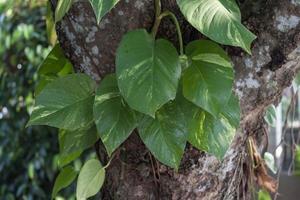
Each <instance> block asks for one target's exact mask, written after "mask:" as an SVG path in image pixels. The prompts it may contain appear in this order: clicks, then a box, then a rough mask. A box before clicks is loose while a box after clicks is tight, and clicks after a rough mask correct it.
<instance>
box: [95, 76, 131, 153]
mask: <svg viewBox="0 0 300 200" xmlns="http://www.w3.org/2000/svg"><path fill="white" fill-rule="evenodd" d="M94 118H95V123H96V125H97V129H98V131H99V133H100V137H101V139H102V142H103V143H104V145H105V147H106V149H107V152H108V154H109V155H111V153H112V152H113V151H114V150H115V149H116V148H118V147H119V146H120V144H122V142H124V141H125V140H126V139H127V137H128V136H129V135H130V133H131V132H132V131H133V129H134V128H135V127H136V124H137V123H136V116H135V112H134V111H133V110H131V108H130V107H129V106H128V105H127V104H126V103H125V102H124V100H123V98H122V96H121V94H120V92H119V89H118V85H117V79H116V76H115V75H114V74H112V75H108V76H106V77H105V78H104V79H103V80H102V82H101V83H100V86H99V88H98V90H97V93H96V97H95V104H94Z"/></svg>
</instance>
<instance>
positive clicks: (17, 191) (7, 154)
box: [0, 0, 58, 200]
mask: <svg viewBox="0 0 300 200" xmlns="http://www.w3.org/2000/svg"><path fill="white" fill-rule="evenodd" d="M46 10H47V7H46V1H45V0H44V1H39V0H0V58H1V59H0V174H1V175H0V199H1V200H2V199H3V200H4V199H5V200H10V199H26V200H27V199H28V200H31V199H50V194H51V192H52V187H53V182H54V180H55V176H56V175H57V172H58V169H57V166H56V161H55V157H56V156H55V155H56V154H57V153H58V144H57V134H56V130H55V129H51V128H47V127H45V126H43V127H29V128H25V125H26V123H27V121H28V119H29V112H30V111H31V109H32V105H33V98H34V88H35V87H36V84H37V81H38V76H37V69H38V66H39V64H40V63H41V62H42V60H43V58H45V57H46V55H47V54H48V52H49V51H50V49H51V47H50V46H49V43H48V41H47V34H46V22H45V15H46Z"/></svg>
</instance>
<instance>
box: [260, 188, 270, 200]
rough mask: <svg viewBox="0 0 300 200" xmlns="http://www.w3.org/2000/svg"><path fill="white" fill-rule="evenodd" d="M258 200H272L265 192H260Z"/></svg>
mask: <svg viewBox="0 0 300 200" xmlns="http://www.w3.org/2000/svg"><path fill="white" fill-rule="evenodd" d="M258 200H272V198H271V196H270V194H269V193H268V192H267V191H265V190H259V192H258Z"/></svg>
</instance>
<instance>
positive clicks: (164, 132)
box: [138, 102, 187, 169]
mask: <svg viewBox="0 0 300 200" xmlns="http://www.w3.org/2000/svg"><path fill="white" fill-rule="evenodd" d="M138 130H139V134H140V136H141V138H142V140H143V142H144V143H145V145H146V146H147V147H148V149H149V150H150V151H151V153H152V154H153V155H154V156H155V157H156V158H157V159H158V160H159V161H160V162H162V163H164V164H166V165H168V166H170V167H173V168H175V169H178V167H179V164H180V160H181V158H182V155H183V152H184V149H185V145H186V141H187V129H186V124H185V119H184V114H183V112H182V111H181V108H180V107H179V106H178V105H177V104H176V102H169V103H167V104H166V105H164V106H163V107H162V108H161V109H160V110H158V111H157V113H156V116H155V119H153V118H151V117H149V116H146V115H144V117H143V118H142V119H141V121H140V124H139V126H138Z"/></svg>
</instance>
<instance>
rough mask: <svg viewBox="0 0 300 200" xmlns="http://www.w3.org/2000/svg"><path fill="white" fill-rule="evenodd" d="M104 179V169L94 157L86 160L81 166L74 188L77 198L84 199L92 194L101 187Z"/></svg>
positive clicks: (78, 199)
mask: <svg viewBox="0 0 300 200" xmlns="http://www.w3.org/2000/svg"><path fill="white" fill-rule="evenodd" d="M104 179H105V169H104V168H103V167H102V165H101V163H100V162H99V161H98V160H96V159H91V160H89V161H87V162H86V163H85V164H84V166H83V167H82V169H81V171H80V173H79V176H78V180H77V188H76V198H77V200H85V199H87V198H89V197H91V196H94V195H95V194H97V193H98V192H99V190H100V189H101V187H102V185H103V183H104Z"/></svg>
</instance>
